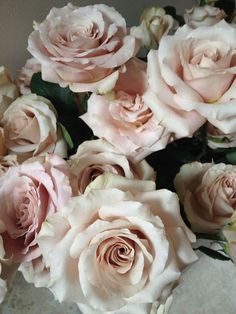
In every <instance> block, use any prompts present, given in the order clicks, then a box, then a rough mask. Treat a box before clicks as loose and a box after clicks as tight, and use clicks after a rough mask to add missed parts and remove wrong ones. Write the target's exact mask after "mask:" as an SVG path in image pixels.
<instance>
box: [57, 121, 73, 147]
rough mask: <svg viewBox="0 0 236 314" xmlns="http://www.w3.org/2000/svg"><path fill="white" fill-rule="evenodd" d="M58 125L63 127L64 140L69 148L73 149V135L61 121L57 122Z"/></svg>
mask: <svg viewBox="0 0 236 314" xmlns="http://www.w3.org/2000/svg"><path fill="white" fill-rule="evenodd" d="M57 124H58V126H59V127H60V129H61V132H62V136H63V138H64V140H65V141H66V144H67V146H68V148H69V149H73V147H74V143H73V141H72V139H71V136H70V134H69V132H68V131H67V129H66V128H65V127H64V125H63V124H61V123H60V122H57Z"/></svg>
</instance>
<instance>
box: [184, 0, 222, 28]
mask: <svg viewBox="0 0 236 314" xmlns="http://www.w3.org/2000/svg"><path fill="white" fill-rule="evenodd" d="M185 12H186V13H185V14H184V20H185V23H186V24H187V25H188V26H190V27H191V28H197V27H199V26H212V25H214V24H216V23H218V22H219V21H220V20H222V19H223V18H225V17H226V14H225V12H224V10H221V9H219V8H216V7H212V6H210V5H204V6H201V7H193V8H192V9H190V10H185Z"/></svg>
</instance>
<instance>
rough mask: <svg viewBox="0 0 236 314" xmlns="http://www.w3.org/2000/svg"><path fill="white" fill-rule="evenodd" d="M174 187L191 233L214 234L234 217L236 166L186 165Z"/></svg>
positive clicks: (235, 212)
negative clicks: (188, 222)
mask: <svg viewBox="0 0 236 314" xmlns="http://www.w3.org/2000/svg"><path fill="white" fill-rule="evenodd" d="M174 184H175V188H176V191H177V194H178V196H179V198H180V201H181V203H182V204H183V206H184V210H185V212H186V214H187V217H188V219H189V221H190V223H191V226H192V230H193V231H196V232H205V233H215V232H217V231H219V230H220V229H221V227H222V226H224V225H225V224H228V223H229V222H231V221H232V220H234V219H235V218H236V196H235V189H236V166H232V165H225V164H223V163H220V164H212V163H205V164H201V163H199V162H194V163H191V164H186V165H184V166H182V167H181V169H180V172H179V173H178V174H177V176H176V178H175V180H174Z"/></svg>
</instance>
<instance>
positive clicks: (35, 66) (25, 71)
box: [16, 58, 41, 95]
mask: <svg viewBox="0 0 236 314" xmlns="http://www.w3.org/2000/svg"><path fill="white" fill-rule="evenodd" d="M40 71H41V66H40V64H39V63H38V61H37V60H36V59H35V58H30V59H28V60H27V61H26V64H25V65H24V67H23V68H22V69H21V70H20V71H18V73H17V77H16V84H17V86H18V87H19V90H20V92H21V94H23V95H27V94H30V93H31V91H30V81H31V78H32V76H33V74H34V73H37V72H40Z"/></svg>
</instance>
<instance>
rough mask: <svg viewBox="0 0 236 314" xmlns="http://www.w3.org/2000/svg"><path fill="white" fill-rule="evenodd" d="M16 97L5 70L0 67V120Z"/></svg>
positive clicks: (13, 85)
mask: <svg viewBox="0 0 236 314" xmlns="http://www.w3.org/2000/svg"><path fill="white" fill-rule="evenodd" d="M17 96H18V90H17V87H16V85H15V84H14V83H12V81H11V79H10V77H9V75H8V72H7V70H6V69H5V68H4V67H3V66H0V120H1V118H2V115H3V113H4V111H5V110H6V109H7V107H8V106H9V105H10V103H11V102H13V100H14V99H16V97H17Z"/></svg>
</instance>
